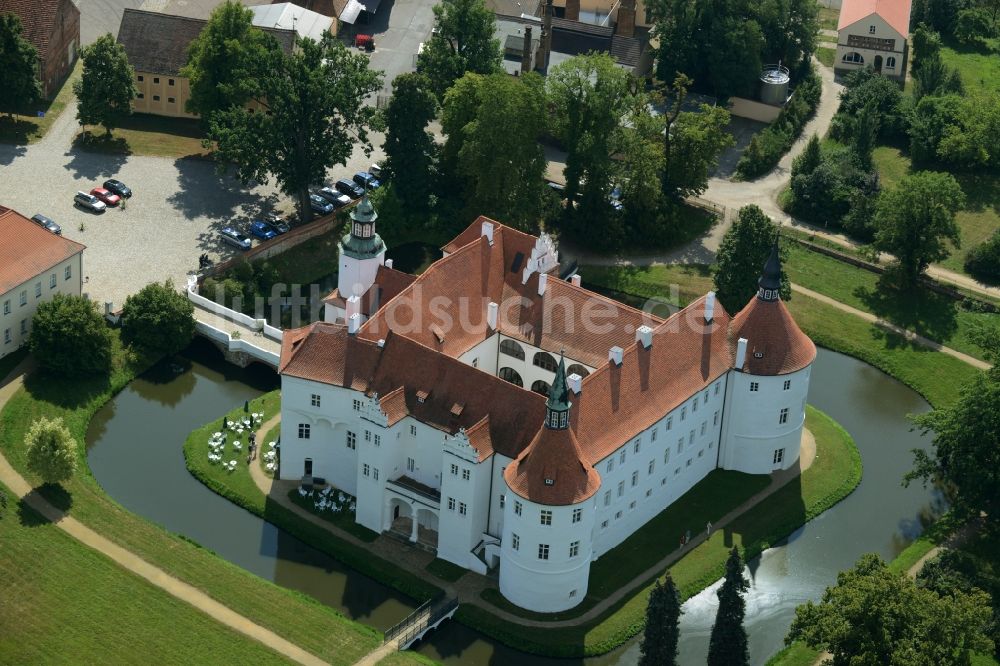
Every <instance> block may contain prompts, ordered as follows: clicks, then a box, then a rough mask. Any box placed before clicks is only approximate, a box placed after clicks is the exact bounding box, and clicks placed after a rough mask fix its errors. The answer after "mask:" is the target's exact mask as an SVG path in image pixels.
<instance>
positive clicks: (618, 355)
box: [608, 345, 625, 365]
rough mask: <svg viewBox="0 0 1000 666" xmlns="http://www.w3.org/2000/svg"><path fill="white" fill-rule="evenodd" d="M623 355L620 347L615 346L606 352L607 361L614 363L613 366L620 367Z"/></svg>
mask: <svg viewBox="0 0 1000 666" xmlns="http://www.w3.org/2000/svg"><path fill="white" fill-rule="evenodd" d="M624 353H625V352H624V350H623V349H622V348H621V347H619V346H617V345H615V346H614V347H612V348H611V349H609V350H608V360H609V361H611V362H612V363H614V364H615V365H621V364H622V354H624Z"/></svg>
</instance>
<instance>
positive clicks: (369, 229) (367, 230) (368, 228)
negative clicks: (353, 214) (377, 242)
mask: <svg viewBox="0 0 1000 666" xmlns="http://www.w3.org/2000/svg"><path fill="white" fill-rule="evenodd" d="M364 235H365V237H368V236H371V235H372V225H370V224H366V225H365V231H364Z"/></svg>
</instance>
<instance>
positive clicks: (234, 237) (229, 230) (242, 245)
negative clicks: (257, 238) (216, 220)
mask: <svg viewBox="0 0 1000 666" xmlns="http://www.w3.org/2000/svg"><path fill="white" fill-rule="evenodd" d="M219 238H221V239H222V242H223V243H229V244H230V245H232V246H233V247H237V248H239V249H241V250H249V249H250V245H251V241H250V239H249V238H248V237H247V236H246V235H245V234H243V233H240V232H239V231H237V230H236V229H235V228H233V227H226V228H225V229H223V230H222V231H220V232H219Z"/></svg>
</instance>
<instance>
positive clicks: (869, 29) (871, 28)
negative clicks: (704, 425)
mask: <svg viewBox="0 0 1000 666" xmlns="http://www.w3.org/2000/svg"><path fill="white" fill-rule="evenodd" d="M868 34H869V35H874V34H875V26H873V25H870V26H868Z"/></svg>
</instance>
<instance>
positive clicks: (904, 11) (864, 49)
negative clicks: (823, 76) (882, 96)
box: [833, 0, 911, 81]
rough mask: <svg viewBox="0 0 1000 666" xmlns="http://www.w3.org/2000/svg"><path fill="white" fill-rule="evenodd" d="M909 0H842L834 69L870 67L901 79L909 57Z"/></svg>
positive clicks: (838, 70)
mask: <svg viewBox="0 0 1000 666" xmlns="http://www.w3.org/2000/svg"><path fill="white" fill-rule="evenodd" d="M910 5H911V0H843V2H842V3H841V5H840V20H839V21H838V22H837V55H836V60H835V61H834V63H833V65H834V71H836V72H838V73H841V74H846V73H848V72H852V71H855V70H858V69H864V68H865V67H872V68H873V69H874V70H875V71H876V72H878V73H880V74H882V75H883V76H886V77H889V78H892V79H895V80H897V81H904V80H905V79H906V61H907V59H908V57H909V48H908V46H907V38H908V37H909V34H910V8H911V7H910Z"/></svg>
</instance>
